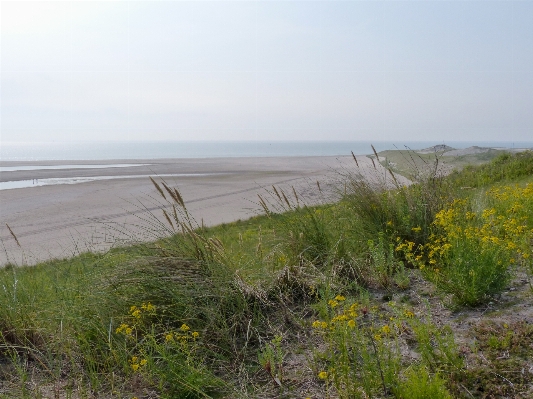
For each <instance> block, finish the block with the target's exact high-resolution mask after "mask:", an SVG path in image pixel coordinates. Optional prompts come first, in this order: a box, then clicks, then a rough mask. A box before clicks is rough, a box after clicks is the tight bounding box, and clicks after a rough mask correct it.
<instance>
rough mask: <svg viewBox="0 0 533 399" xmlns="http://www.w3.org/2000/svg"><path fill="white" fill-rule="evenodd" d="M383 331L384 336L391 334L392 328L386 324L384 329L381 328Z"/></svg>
mask: <svg viewBox="0 0 533 399" xmlns="http://www.w3.org/2000/svg"><path fill="white" fill-rule="evenodd" d="M381 331H383V333H384V334H388V333H390V327H389V325H388V324H385V325H384V326H383V327H381Z"/></svg>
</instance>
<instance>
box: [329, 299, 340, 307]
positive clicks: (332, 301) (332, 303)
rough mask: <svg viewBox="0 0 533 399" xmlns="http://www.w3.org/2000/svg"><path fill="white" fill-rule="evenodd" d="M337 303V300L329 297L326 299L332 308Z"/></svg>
mask: <svg viewBox="0 0 533 399" xmlns="http://www.w3.org/2000/svg"><path fill="white" fill-rule="evenodd" d="M338 304H339V302H337V301H336V300H335V299H330V300H329V301H328V305H329V306H331V307H332V308H334V307H336V306H337V305H338Z"/></svg>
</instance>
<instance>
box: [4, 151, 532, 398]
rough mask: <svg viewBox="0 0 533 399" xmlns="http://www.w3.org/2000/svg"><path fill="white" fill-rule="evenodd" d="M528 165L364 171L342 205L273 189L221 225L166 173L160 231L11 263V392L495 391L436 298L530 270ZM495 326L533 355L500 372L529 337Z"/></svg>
mask: <svg viewBox="0 0 533 399" xmlns="http://www.w3.org/2000/svg"><path fill="white" fill-rule="evenodd" d="M532 165H533V155H532V154H531V153H530V152H526V153H522V154H517V155H502V156H500V157H498V158H496V159H495V160H494V161H492V162H491V163H489V164H486V165H483V166H476V167H471V168H470V167H467V168H464V169H463V171H461V172H456V173H453V174H452V175H450V176H449V177H443V176H437V175H435V174H431V173H430V174H419V176H420V180H419V181H415V182H414V184H412V185H410V186H407V187H399V186H397V187H394V184H393V182H392V180H391V178H390V177H389V178H388V179H387V178H386V177H385V178H383V180H381V179H382V177H378V178H376V180H374V181H367V180H362V179H361V177H360V175H359V174H358V169H357V165H354V169H353V171H349V173H347V174H345V175H343V176H341V179H340V182H338V184H339V187H342V190H339V192H341V195H340V200H339V201H338V202H335V203H330V204H323V205H319V206H306V204H305V203H304V201H303V199H302V198H301V197H299V195H298V193H296V192H295V191H293V190H290V189H287V188H286V189H285V190H284V191H283V190H282V188H279V187H273V188H272V190H269V191H268V192H267V193H261V197H260V200H259V201H260V203H261V206H262V207H263V210H264V215H262V216H257V217H255V218H252V219H250V220H246V221H238V222H235V223H230V224H224V225H220V226H216V227H212V228H204V227H203V226H200V225H198V224H197V223H196V222H195V221H194V220H193V219H192V218H191V217H190V215H189V214H188V211H187V209H186V204H184V203H183V200H182V199H181V195H180V193H179V191H178V190H177V189H176V188H174V187H169V186H168V185H166V183H164V182H158V181H155V180H154V181H153V183H154V187H155V189H156V190H157V191H156V193H157V195H159V196H160V197H161V201H162V207H161V211H160V212H158V213H154V214H152V215H151V217H152V218H153V224H152V225H153V226H155V227H157V228H159V229H160V230H161V232H164V234H163V235H165V237H163V238H161V239H159V240H157V241H154V242H152V243H147V244H139V245H135V246H131V247H124V248H116V249H112V250H111V251H109V252H107V253H105V254H90V253H87V254H83V255H80V256H77V257H75V258H71V259H65V260H56V261H50V262H46V263H42V264H39V265H36V266H32V267H18V266H14V265H8V266H7V267H5V268H4V269H2V270H0V284H1V286H2V290H0V334H1V335H0V356H1V361H0V373H1V375H2V382H1V385H0V397H6V398H7V397H14V398H15V397H16V398H18V397H21V398H23V397H27V398H34V397H35V398H37V397H61V398H63V397H72V398H74V397H76V398H93V397H113V398H133V397H137V398H155V397H161V398H203V397H220V398H239V397H242V398H254V397H257V398H266V397H272V398H274V397H275V398H283V397H286V398H294V397H309V398H327V397H330V398H368V397H375V398H386V397H390V398H407V397H413V398H417V397H420V398H426V397H427V398H429V397H431V398H433V397H434V398H450V397H472V396H473V397H480V398H482V397H496V396H497V393H498V392H507V391H508V389H507V388H505V387H502V386H504V385H505V386H507V385H509V384H507V383H506V382H505V380H501V383H500V385H498V384H494V383H491V384H489V381H491V378H492V377H494V376H493V375H492V374H491V371H490V370H488V369H487V368H486V367H484V366H482V365H481V366H476V367H472V366H471V365H469V363H468V361H467V360H468V359H469V358H468V356H470V355H468V356H467V355H466V353H467V352H468V351H467V350H466V349H465V345H466V344H465V343H464V337H463V336H460V334H459V335H458V332H457V331H454V330H453V329H452V328H451V327H450V326H447V325H445V324H446V323H443V320H442V319H441V318H439V317H440V313H442V311H441V310H439V309H441V308H442V306H443V305H446V306H448V305H449V306H452V307H453V309H455V310H457V309H459V310H465V309H471V308H472V307H480V306H481V307H482V306H486V305H487V304H488V303H489V302H490V301H494V300H495V298H497V296H498V295H500V294H501V293H502V292H503V291H504V290H505V289H506V288H507V287H508V286H509V284H510V282H511V281H512V280H513V278H514V276H516V275H521V276H523V275H526V276H528V277H527V278H528V279H529V280H530V281H531V275H532V273H533V266H532V263H531V255H532V253H531V251H532V248H531V242H532V241H531V240H533V218H532V216H531V215H532V214H533V212H532V210H533V190H532V187H533V178H532V176H533V169H532ZM465 187H470V188H469V189H465ZM317 189H319V188H318V187H317ZM289 193H290V194H289ZM421 292H428V293H429V294H425V295H427V296H426V297H422V296H421ZM527 295H528V297H531V291H529V292H527ZM436 304H439V305H438V306H437V305H436ZM439 312H440V313H439ZM433 313H436V314H437V315H436V316H434V315H433ZM501 328H503V327H501V325H499V324H498V325H497V327H494V329H501ZM489 330H490V329H486V328H485V329H483V328H480V329H479V330H476V331H477V332H476V334H477V335H476V337H477V338H476V342H482V343H483V345H485V347H483V348H477V349H476V350H480V351H484V350H486V351H488V352H487V353H489V354H490V355H491V356H492V355H493V354H494V359H496V358H497V357H498V356H497V354H498V353H500V352H502V351H506V350H507V351H508V350H509V348H510V347H513V348H521V349H520V350H517V352H516V353H517V354H516V356H515V357H513V359H514V363H513V364H512V365H511V363H505V364H504V363H502V362H501V361H500V360H494V362H495V363H494V364H497V365H498V367H500V366H501V367H502V369H501V370H500V371H498V370H497V371H492V372H493V373H500V374H501V373H503V372H507V371H510V370H509V368H514V367H525V365H527V364H528V363H527V360H526V359H528V358H530V357H531V356H532V355H533V353H532V352H531V347H530V346H528V344H527V343H526V344H524V345H522V344H521V343H520V342H515V341H516V339H518V338H517V337H518V335H516V336H515V335H513V334H514V333H511V336H510V338H509V342H508V344H505V345H504V343H502V344H501V345H503V346H501V347H500V344H499V343H495V342H493V341H491V339H490V337H489V336H488V335H489V333H488V332H487V331H489ZM490 331H492V330H490ZM528 331H529V330H527V326H522V327H521V328H519V329H517V330H516V331H515V332H516V334H522V335H520V337H521V338H520V339H521V340H522V341H524V342H526V341H527V340H528V339H529V338H527V337H530V335H528V334H530V332H528ZM458 340H459V341H461V342H459V341H458ZM491 342H492V344H491ZM506 342H507V341H506ZM527 342H529V341H527ZM467 346H468V345H467ZM485 348H487V349H485ZM469 350H470V349H469ZM471 352H472V350H470V352H468V353H471ZM476 353H477V352H476ZM482 353H484V352H482ZM472 356H473V355H472ZM502 370H503V371H502ZM513 370H514V369H513ZM505 375H507V374H505ZM532 376H533V374H527V373H526V374H524V375H523V376H522V377H521V379H513V382H512V387H513V394H515V396H514V397H527V395H528V392H531V384H532V383H533V379H532ZM506 378H507V380H509V378H511V377H506ZM480 381H482V383H480ZM483 381H484V382H485V383H486V384H485V383H483ZM480 384H482V385H483V384H485V385H484V386H487V388H486V389H488V390H489V391H488V393H487V391H486V390H485V391H481V390H479V389H478V388H479V386H480ZM506 384H507V385H506ZM528 389H529V390H530V391H528ZM487 395H488V396H487ZM490 395H492V396H490ZM495 395H496V396H495ZM520 395H522V396H520Z"/></svg>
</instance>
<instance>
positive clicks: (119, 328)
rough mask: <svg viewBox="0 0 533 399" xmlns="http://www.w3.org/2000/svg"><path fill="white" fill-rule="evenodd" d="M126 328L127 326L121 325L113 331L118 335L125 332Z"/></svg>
mask: <svg viewBox="0 0 533 399" xmlns="http://www.w3.org/2000/svg"><path fill="white" fill-rule="evenodd" d="M127 328H128V325H127V324H124V323H122V324H121V325H120V326H119V327H117V329H116V330H115V332H116V333H117V334H120V333H121V332H124V331H126V329H127Z"/></svg>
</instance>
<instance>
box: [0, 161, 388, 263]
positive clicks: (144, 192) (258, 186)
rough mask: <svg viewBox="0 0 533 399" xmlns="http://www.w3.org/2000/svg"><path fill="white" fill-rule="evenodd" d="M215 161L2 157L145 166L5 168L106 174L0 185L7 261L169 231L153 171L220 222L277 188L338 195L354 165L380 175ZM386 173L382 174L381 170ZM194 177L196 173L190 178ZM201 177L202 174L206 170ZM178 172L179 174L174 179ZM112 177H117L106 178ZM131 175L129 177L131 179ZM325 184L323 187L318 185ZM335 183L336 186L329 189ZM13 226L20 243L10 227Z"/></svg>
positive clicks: (9, 176)
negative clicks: (21, 185)
mask: <svg viewBox="0 0 533 399" xmlns="http://www.w3.org/2000/svg"><path fill="white" fill-rule="evenodd" d="M358 161H359V165H360V166H361V167H360V168H357V167H356V166H355V162H354V160H353V158H352V157H351V156H350V157H286V158H281V157H277V158H216V159H215V158H212V159H157V160H144V159H143V160H111V161H94V162H73V161H56V162H51V161H47V162H24V163H23V164H22V163H20V164H17V163H16V162H1V163H0V166H3V167H8V166H16V165H24V166H29V165H39V166H43V165H51V166H57V165H72V164H81V163H83V164H94V165H102V164H109V165H113V164H138V165H139V166H130V167H120V168H117V167H109V168H105V167H99V168H98V169H91V168H83V169H72V168H67V169H42V170H19V171H10V172H2V173H0V181H13V180H33V179H41V180H42V179H52V178H73V177H85V178H92V177H99V178H101V179H100V180H94V181H89V182H84V183H79V184H57V185H45V186H40V187H29V188H18V189H9V190H0V221H1V222H2V223H1V226H0V244H1V245H2V251H1V252H0V264H5V263H7V262H12V263H14V264H18V265H21V264H35V263H37V262H39V261H44V260H48V259H52V258H65V257H70V256H73V255H77V254H79V253H82V252H85V251H102V250H105V249H108V248H110V247H112V246H116V245H124V244H127V243H131V242H138V241H147V240H153V239H154V238H156V237H157V236H161V235H163V234H165V233H164V228H163V227H161V226H160V225H158V223H159V222H157V221H156V218H157V219H159V220H161V221H162V220H164V217H163V213H162V210H161V204H162V202H161V197H160V195H159V194H158V192H157V191H156V189H155V188H154V186H153V185H152V183H151V181H150V180H149V178H148V176H153V177H154V178H156V180H157V176H158V175H159V176H163V175H165V177H162V178H163V179H164V180H165V181H166V182H167V183H168V184H169V185H170V186H172V187H177V188H178V189H179V190H180V192H181V194H182V196H183V198H184V200H185V203H186V205H187V208H188V209H189V211H190V213H191V214H192V215H193V216H194V218H195V219H196V220H197V221H198V223H202V221H203V223H204V224H205V225H216V224H220V223H225V222H231V221H235V220H238V219H247V218H249V217H251V216H254V215H257V214H260V213H261V208H260V206H259V205H258V197H257V194H261V193H263V195H264V196H266V197H268V194H267V193H266V191H265V189H270V188H271V186H272V185H276V186H281V187H284V188H285V189H290V190H291V191H292V188H291V186H294V187H295V189H296V191H297V192H298V193H299V194H300V195H301V196H302V197H305V198H306V201H307V202H308V203H309V204H311V203H317V202H321V201H332V200H333V199H334V197H333V192H332V190H331V188H332V187H333V185H331V184H330V185H329V186H328V182H330V183H331V182H332V181H335V180H337V179H339V177H340V175H339V173H345V172H347V171H348V170H351V171H354V172H356V173H357V172H359V173H363V174H365V173H370V174H372V173H375V172H376V171H375V170H373V168H371V167H369V166H370V165H371V161H370V160H369V159H368V158H366V157H365V156H360V157H358ZM381 172H382V171H380V172H379V173H381ZM188 174H191V176H187V175H188ZM199 174H200V175H199ZM168 175H179V176H168ZM106 176H107V177H110V176H113V179H109V180H107V179H102V178H105V177H106ZM128 176H130V177H128ZM317 180H318V181H320V183H321V186H322V187H323V192H322V193H320V192H319V191H318V190H317V189H316V187H317V186H316V181H317ZM328 187H329V188H330V189H329V191H328ZM6 223H7V224H8V225H9V226H10V227H11V229H12V230H13V232H14V234H15V235H16V236H17V239H18V241H19V243H20V247H19V246H18V245H17V243H16V242H15V239H14V238H13V237H12V236H11V234H10V232H9V230H8V229H7V227H6Z"/></svg>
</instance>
